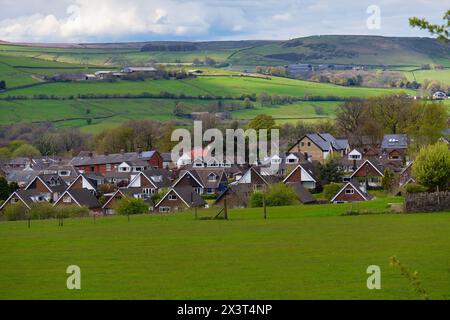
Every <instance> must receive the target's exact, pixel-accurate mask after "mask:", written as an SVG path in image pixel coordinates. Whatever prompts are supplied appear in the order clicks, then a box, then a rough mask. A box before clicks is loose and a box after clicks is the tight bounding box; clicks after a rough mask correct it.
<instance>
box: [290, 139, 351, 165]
mask: <svg viewBox="0 0 450 320" xmlns="http://www.w3.org/2000/svg"><path fill="white" fill-rule="evenodd" d="M349 148H350V147H349V144H348V140H347V139H336V138H334V137H333V136H332V135H331V134H329V133H311V134H307V135H305V136H304V137H302V138H301V139H299V140H298V141H297V142H296V143H295V144H294V145H293V146H292V147H291V148H290V149H289V150H288V151H289V152H296V153H297V154H302V155H303V157H304V158H305V159H307V160H311V161H313V160H315V161H319V162H321V163H323V162H324V161H325V160H326V159H328V157H329V156H330V155H331V154H332V153H334V152H336V153H338V154H340V155H341V156H343V155H345V154H346V153H347V152H348V151H349Z"/></svg>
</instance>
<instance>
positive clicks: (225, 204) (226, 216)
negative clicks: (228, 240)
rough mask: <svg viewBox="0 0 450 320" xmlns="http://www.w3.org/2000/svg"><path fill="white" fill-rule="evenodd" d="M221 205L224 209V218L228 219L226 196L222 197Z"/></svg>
mask: <svg viewBox="0 0 450 320" xmlns="http://www.w3.org/2000/svg"><path fill="white" fill-rule="evenodd" d="M223 205H224V210H225V220H228V207H227V196H225V198H224V199H223Z"/></svg>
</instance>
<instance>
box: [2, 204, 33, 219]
mask: <svg viewBox="0 0 450 320" xmlns="http://www.w3.org/2000/svg"><path fill="white" fill-rule="evenodd" d="M3 217H4V219H5V220H7V221H17V220H24V219H26V218H27V217H28V209H27V207H25V206H24V205H23V204H22V203H16V204H11V205H6V206H5V207H4V208H3Z"/></svg>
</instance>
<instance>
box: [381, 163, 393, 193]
mask: <svg viewBox="0 0 450 320" xmlns="http://www.w3.org/2000/svg"><path fill="white" fill-rule="evenodd" d="M383 175H384V176H383V178H382V180H381V185H382V187H383V189H384V190H385V191H392V188H393V187H394V183H395V176H394V173H393V172H392V171H391V170H390V169H389V168H386V169H384V172H383Z"/></svg>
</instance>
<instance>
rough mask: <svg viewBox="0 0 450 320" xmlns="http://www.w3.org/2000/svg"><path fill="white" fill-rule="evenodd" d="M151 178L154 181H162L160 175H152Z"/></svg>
mask: <svg viewBox="0 0 450 320" xmlns="http://www.w3.org/2000/svg"><path fill="white" fill-rule="evenodd" d="M151 178H152V180H153V181H155V182H161V181H162V176H152V177H151Z"/></svg>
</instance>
